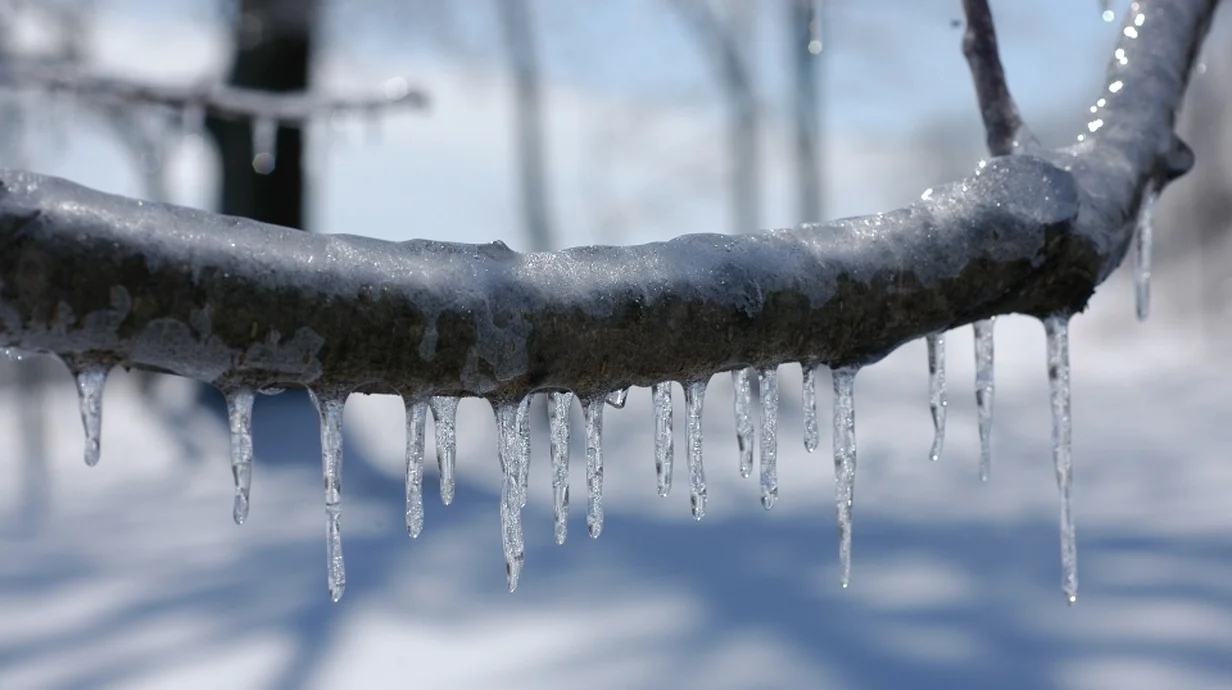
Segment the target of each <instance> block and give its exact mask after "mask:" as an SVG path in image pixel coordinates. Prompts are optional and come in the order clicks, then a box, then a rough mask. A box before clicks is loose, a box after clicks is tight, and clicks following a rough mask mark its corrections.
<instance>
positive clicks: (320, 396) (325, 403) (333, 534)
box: [308, 389, 347, 602]
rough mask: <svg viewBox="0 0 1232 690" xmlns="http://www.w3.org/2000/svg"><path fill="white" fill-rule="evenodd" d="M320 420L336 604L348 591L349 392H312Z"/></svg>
mask: <svg viewBox="0 0 1232 690" xmlns="http://www.w3.org/2000/svg"><path fill="white" fill-rule="evenodd" d="M308 393H309V395H310V396H311V397H312V403H313V404H314V405H316V408H317V414H318V415H320V417H321V469H322V472H323V474H324V475H325V515H326V521H325V556H326V567H327V569H328V581H329V597H330V598H331V599H333V600H334V601H335V602H337V601H338V600H340V599H342V593H343V592H344V591H346V564H345V563H344V562H343V560H342V525H341V524H340V518H341V517H342V409H343V407H345V406H346V399H347V393H345V392H341V391H329V392H326V391H320V392H318V391H314V390H311V389H310V390H309V391H308Z"/></svg>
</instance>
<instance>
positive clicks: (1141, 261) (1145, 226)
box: [1134, 185, 1159, 321]
mask: <svg viewBox="0 0 1232 690" xmlns="http://www.w3.org/2000/svg"><path fill="white" fill-rule="evenodd" d="M1158 201H1159V189H1158V187H1157V186H1156V185H1147V188H1146V192H1145V193H1144V195H1143V197H1142V205H1141V206H1139V207H1138V226H1137V227H1136V228H1135V229H1134V296H1135V301H1136V302H1137V308H1138V320H1139V321H1146V319H1147V316H1149V315H1150V312H1151V244H1152V237H1151V236H1152V235H1153V234H1154V227H1153V226H1154V218H1155V204H1156V203H1157V202H1158Z"/></svg>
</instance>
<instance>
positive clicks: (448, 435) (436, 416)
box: [428, 395, 458, 505]
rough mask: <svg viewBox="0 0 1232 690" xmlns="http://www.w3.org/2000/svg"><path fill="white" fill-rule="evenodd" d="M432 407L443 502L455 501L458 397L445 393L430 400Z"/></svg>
mask: <svg viewBox="0 0 1232 690" xmlns="http://www.w3.org/2000/svg"><path fill="white" fill-rule="evenodd" d="M428 407H430V408H431V409H432V428H433V432H434V433H435V434H436V467H437V470H438V471H439V472H440V474H441V503H444V504H445V505H449V504H450V503H453V493H454V479H453V469H454V459H455V458H456V457H457V454H458V447H457V418H458V399H457V398H451V397H448V396H444V395H438V396H434V397H433V398H431V399H430V400H428Z"/></svg>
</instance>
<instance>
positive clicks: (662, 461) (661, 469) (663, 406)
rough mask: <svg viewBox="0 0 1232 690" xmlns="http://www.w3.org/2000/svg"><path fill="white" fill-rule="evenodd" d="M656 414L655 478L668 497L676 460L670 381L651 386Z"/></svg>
mask: <svg viewBox="0 0 1232 690" xmlns="http://www.w3.org/2000/svg"><path fill="white" fill-rule="evenodd" d="M650 397H651V398H652V399H653V401H654V415H655V478H656V479H657V480H658V484H659V495H660V496H663V497H666V496H667V495H668V494H669V493H671V490H672V464H673V462H674V461H675V459H674V457H673V455H674V454H675V449H674V448H673V447H672V446H673V442H672V384H671V382H670V381H663V382H661V383H656V384H654V385H652V386H651V387H650Z"/></svg>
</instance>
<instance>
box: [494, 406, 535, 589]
mask: <svg viewBox="0 0 1232 690" xmlns="http://www.w3.org/2000/svg"><path fill="white" fill-rule="evenodd" d="M529 408H530V396H527V397H526V398H523V399H522V401H521V402H519V403H509V402H505V403H498V404H495V405H493V411H494V412H495V414H496V431H497V438H498V445H499V448H498V455H499V458H500V466H501V472H502V475H503V476H502V480H501V503H500V518H501V546H502V549H503V551H504V553H505V580H506V582H507V583H508V585H509V591H510V592H512V591H514V590H515V589H517V588H518V579H519V578H520V577H521V575H522V565H523V563H524V562H525V561H526V546H525V541H524V540H523V537H522V506H523V505H525V500H524V499H523V497H522V474H523V473H525V472H526V461H527V459H528V458H527V457H526V456H525V455H524V449H529V448H530V444H529V441H528V442H527V443H523V442H522V439H521V430H522V428H523V426H524V421H523V419H524V418H525V417H526V414H527V412H528V410H529Z"/></svg>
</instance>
